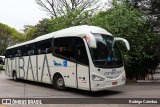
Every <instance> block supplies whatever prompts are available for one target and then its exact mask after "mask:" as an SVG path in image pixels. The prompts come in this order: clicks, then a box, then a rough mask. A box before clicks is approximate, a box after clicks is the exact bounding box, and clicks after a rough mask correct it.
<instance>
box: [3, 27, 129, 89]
mask: <svg viewBox="0 0 160 107" xmlns="http://www.w3.org/2000/svg"><path fill="white" fill-rule="evenodd" d="M119 40H120V41H123V42H124V43H125V44H126V46H127V49H128V50H129V48H130V47H129V43H128V41H127V40H125V39H123V38H114V37H113V36H112V34H110V33H109V32H107V31H106V30H104V29H102V28H99V27H96V26H88V25H81V26H75V27H70V28H66V29H63V30H60V31H57V32H53V33H49V34H46V35H43V36H40V37H37V38H35V39H34V40H30V41H27V42H24V43H20V44H17V45H14V46H11V47H8V48H7V49H6V58H5V70H6V75H8V76H10V77H13V79H14V80H17V79H25V80H31V81H36V82H42V83H48V84H53V86H54V87H55V88H56V89H57V90H64V89H65V87H72V88H77V89H82V90H90V91H99V90H105V89H107V88H109V87H114V86H119V85H124V84H125V80H126V75H125V70H124V64H123V61H122V57H121V53H120V50H119V48H118V45H117V42H116V41H119Z"/></svg>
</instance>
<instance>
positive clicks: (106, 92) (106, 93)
mask: <svg viewBox="0 0 160 107" xmlns="http://www.w3.org/2000/svg"><path fill="white" fill-rule="evenodd" d="M8 80H9V81H12V82H20V83H24V84H28V85H34V86H38V87H45V88H50V89H53V90H54V91H58V90H56V89H54V88H53V86H52V85H51V84H45V83H40V82H33V81H28V80H18V81H14V80H13V79H8ZM65 92H67V93H73V94H78V95H83V96H86V97H103V96H112V95H115V94H120V93H123V92H122V91H112V90H104V91H96V92H92V91H86V90H80V89H74V88H67V89H66V90H65Z"/></svg>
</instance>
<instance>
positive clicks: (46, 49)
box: [36, 39, 52, 55]
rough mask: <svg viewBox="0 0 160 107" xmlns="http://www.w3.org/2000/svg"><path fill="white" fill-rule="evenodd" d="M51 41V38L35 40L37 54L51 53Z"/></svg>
mask: <svg viewBox="0 0 160 107" xmlns="http://www.w3.org/2000/svg"><path fill="white" fill-rule="evenodd" d="M51 41H52V39H47V40H43V41H40V42H37V47H36V48H37V50H36V51H37V52H36V53H37V54H38V55H40V54H48V53H51Z"/></svg>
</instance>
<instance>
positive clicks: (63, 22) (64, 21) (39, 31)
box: [24, 10, 91, 40]
mask: <svg viewBox="0 0 160 107" xmlns="http://www.w3.org/2000/svg"><path fill="white" fill-rule="evenodd" d="M90 18H91V15H90V14H89V13H87V12H84V13H80V11H78V10H77V11H74V12H70V13H68V14H66V15H65V16H62V17H56V18H54V19H43V20H42V21H39V23H38V24H37V25H35V26H25V30H24V35H25V37H26V38H27V39H28V40H30V39H34V38H36V37H38V36H41V35H44V34H47V33H51V32H55V31H57V30H61V29H64V28H67V27H70V26H76V25H83V24H89V21H90Z"/></svg>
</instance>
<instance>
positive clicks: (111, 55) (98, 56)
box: [90, 34, 123, 68]
mask: <svg viewBox="0 0 160 107" xmlns="http://www.w3.org/2000/svg"><path fill="white" fill-rule="evenodd" d="M93 35H94V36H95V39H96V44H97V48H91V47H90V52H91V56H92V60H93V63H94V65H95V66H96V67H100V68H108V67H109V68H114V67H121V66H123V61H122V57H121V52H120V50H119V48H118V45H117V44H116V42H115V43H114V44H113V42H114V37H112V36H109V35H105V34H93Z"/></svg>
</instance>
